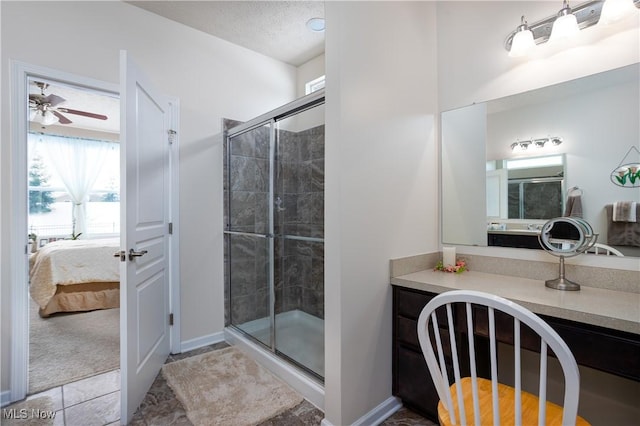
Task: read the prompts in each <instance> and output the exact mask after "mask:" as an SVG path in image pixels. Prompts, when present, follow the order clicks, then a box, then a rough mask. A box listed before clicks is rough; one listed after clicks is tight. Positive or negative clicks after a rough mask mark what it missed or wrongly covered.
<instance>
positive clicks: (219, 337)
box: [180, 331, 224, 352]
mask: <svg viewBox="0 0 640 426" xmlns="http://www.w3.org/2000/svg"><path fill="white" fill-rule="evenodd" d="M220 342H224V332H223V331H219V332H217V333H213V334H209V335H206V336H202V337H196V338H195V339H190V340H185V341H184V342H181V343H180V351H181V352H188V351H192V350H194V349H198V348H202V347H204V346H208V345H213V344H215V343H220Z"/></svg>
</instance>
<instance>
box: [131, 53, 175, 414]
mask: <svg viewBox="0 0 640 426" xmlns="http://www.w3.org/2000/svg"><path fill="white" fill-rule="evenodd" d="M120 85H121V93H120V104H121V105H120V106H121V130H122V133H121V144H122V146H121V155H122V164H123V165H124V166H123V167H122V170H121V183H120V184H121V202H122V203H123V206H122V210H121V211H122V215H123V217H122V223H123V224H125V225H124V226H123V227H122V230H121V231H122V234H121V244H122V247H121V249H122V251H121V254H122V257H121V260H122V262H121V263H120V265H121V266H120V289H121V290H120V311H121V317H120V324H121V327H120V345H121V347H120V354H121V355H120V372H121V376H122V388H121V417H120V419H121V422H122V423H123V424H126V423H129V421H130V420H131V418H132V417H133V414H134V412H135V410H136V408H137V407H138V406H139V405H140V403H141V402H142V399H143V398H144V396H145V394H146V393H147V391H148V390H149V388H150V387H151V384H152V383H153V380H154V379H155V377H156V375H157V374H158V372H159V371H160V368H161V367H162V365H163V364H164V362H165V360H166V358H167V356H168V355H169V350H170V338H169V275H170V271H169V231H168V224H169V221H168V219H169V202H170V197H169V188H170V176H169V149H170V148H169V147H170V144H169V130H170V127H169V120H170V108H171V106H170V102H169V98H167V97H166V96H164V95H162V94H160V93H158V92H157V91H156V90H155V89H154V88H153V87H152V86H151V85H150V84H149V83H148V82H147V81H146V78H145V77H144V75H142V74H141V73H140V71H139V69H138V68H137V67H136V66H135V64H134V63H132V61H131V58H129V57H128V56H127V52H125V51H122V52H121V54H120Z"/></svg>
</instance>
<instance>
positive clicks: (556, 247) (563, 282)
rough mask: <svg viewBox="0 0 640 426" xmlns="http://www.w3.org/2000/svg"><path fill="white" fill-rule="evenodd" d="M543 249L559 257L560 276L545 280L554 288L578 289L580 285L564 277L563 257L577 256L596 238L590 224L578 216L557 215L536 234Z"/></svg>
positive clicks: (547, 284)
mask: <svg viewBox="0 0 640 426" xmlns="http://www.w3.org/2000/svg"><path fill="white" fill-rule="evenodd" d="M538 240H539V241H540V245H541V246H542V248H543V249H545V250H546V251H547V252H548V253H550V254H552V255H554V256H558V257H559V258H560V276H559V277H558V278H556V279H553V280H547V281H545V285H546V286H547V287H549V288H554V289H556V290H580V285H579V284H577V283H575V282H573V281H570V280H568V279H566V278H565V275H564V259H565V257H573V256H577V255H579V254H581V253H584V252H585V251H587V250H588V249H589V248H591V247H592V246H593V245H594V244H595V243H596V241H597V240H598V234H595V233H594V232H593V228H591V225H589V223H587V222H586V221H585V220H584V219H581V218H578V217H557V218H554V219H551V220H549V221H547V222H546V223H545V224H544V225H543V226H542V229H541V231H540V234H539V235H538Z"/></svg>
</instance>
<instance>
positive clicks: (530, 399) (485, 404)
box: [438, 377, 589, 426]
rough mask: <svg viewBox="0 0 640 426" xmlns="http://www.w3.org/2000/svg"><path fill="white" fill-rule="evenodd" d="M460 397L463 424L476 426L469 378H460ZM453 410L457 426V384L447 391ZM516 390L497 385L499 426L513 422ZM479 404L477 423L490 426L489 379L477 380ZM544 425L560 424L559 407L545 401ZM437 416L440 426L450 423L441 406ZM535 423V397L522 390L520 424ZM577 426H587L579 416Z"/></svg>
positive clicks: (490, 401)
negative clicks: (464, 414) (463, 415)
mask: <svg viewBox="0 0 640 426" xmlns="http://www.w3.org/2000/svg"><path fill="white" fill-rule="evenodd" d="M461 383H462V398H463V400H464V407H465V413H466V417H467V421H466V424H468V425H473V424H475V423H474V422H475V419H474V414H473V393H472V391H471V378H470V377H465V378H463V379H461ZM449 389H450V390H451V398H452V401H453V407H454V410H455V417H456V420H457V422H456V424H458V425H460V424H461V422H460V418H459V413H458V399H457V397H456V384H455V383H454V384H453V385H451V387H450V388H449ZM514 395H515V389H514V388H512V387H511V386H506V385H503V384H501V383H498V404H499V407H500V425H513V424H514V423H515V408H514V407H515V404H514V402H515V396H514ZM478 402H479V407H480V424H481V425H483V426H484V425H493V403H492V398H491V380H486V379H481V378H478ZM546 411H547V416H546V424H547V425H548V426H555V425H558V426H560V425H562V407H561V406H559V405H556V404H554V403H552V402H548V401H547V409H546ZM438 417H439V419H440V424H441V425H442V426H449V425H452V424H453V423H452V422H451V419H450V417H449V413H448V412H447V410H446V408H445V406H444V403H443V402H442V401H440V403H439V404H438ZM537 424H538V397H537V396H535V395H533V394H530V393H528V392H525V391H522V425H523V426H536V425H537ZM576 426H589V423H588V422H587V421H586V420H585V419H583V418H582V417H580V416H578V417H577V419H576Z"/></svg>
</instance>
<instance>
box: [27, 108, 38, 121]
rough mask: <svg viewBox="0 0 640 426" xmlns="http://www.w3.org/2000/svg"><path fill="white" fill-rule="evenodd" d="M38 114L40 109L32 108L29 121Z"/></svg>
mask: <svg viewBox="0 0 640 426" xmlns="http://www.w3.org/2000/svg"><path fill="white" fill-rule="evenodd" d="M37 115H38V110H37V109H30V110H29V121H33V120H35V118H36V116H37Z"/></svg>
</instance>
